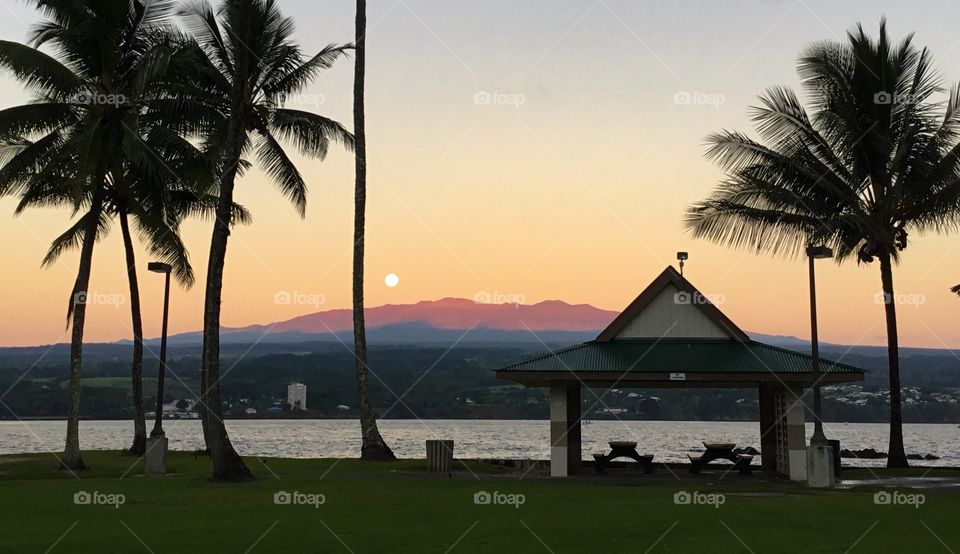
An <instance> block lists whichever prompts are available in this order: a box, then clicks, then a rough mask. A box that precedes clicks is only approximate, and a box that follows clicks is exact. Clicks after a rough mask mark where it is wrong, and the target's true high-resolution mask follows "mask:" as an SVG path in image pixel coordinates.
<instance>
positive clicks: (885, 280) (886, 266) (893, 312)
mask: <svg viewBox="0 0 960 554" xmlns="http://www.w3.org/2000/svg"><path fill="white" fill-rule="evenodd" d="M880 281H881V282H882V284H883V295H884V301H885V302H884V310H885V312H886V318H887V356H888V358H889V365H890V444H889V446H888V452H889V454H888V456H889V457H888V458H887V467H891V468H901V467H909V463H908V462H907V455H906V453H905V452H904V449H903V411H902V403H901V399H900V347H899V344H898V340H897V303H896V296H894V292H893V266H892V263H891V260H890V255H889V254H883V255H881V256H880Z"/></svg>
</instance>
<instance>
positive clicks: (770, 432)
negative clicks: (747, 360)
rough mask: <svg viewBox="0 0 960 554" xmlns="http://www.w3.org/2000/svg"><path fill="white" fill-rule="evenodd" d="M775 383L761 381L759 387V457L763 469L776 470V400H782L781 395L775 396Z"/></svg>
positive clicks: (777, 454) (777, 451)
mask: <svg viewBox="0 0 960 554" xmlns="http://www.w3.org/2000/svg"><path fill="white" fill-rule="evenodd" d="M778 388H779V387H777V386H776V385H770V384H768V383H761V384H760V387H759V395H758V398H759V401H760V459H761V468H762V469H763V470H764V471H777V459H778V458H779V457H780V452H779V446H778V440H777V439H778V434H777V433H778V430H779V429H778V427H777V402H778V401H782V399H783V397H782V395H781V396H780V397H778V396H777V389H778Z"/></svg>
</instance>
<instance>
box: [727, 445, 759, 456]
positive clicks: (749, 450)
mask: <svg viewBox="0 0 960 554" xmlns="http://www.w3.org/2000/svg"><path fill="white" fill-rule="evenodd" d="M733 453H734V454H743V455H745V456H759V455H760V451H759V450H757V449H756V448H754V447H752V446H745V447H743V448H734V449H733Z"/></svg>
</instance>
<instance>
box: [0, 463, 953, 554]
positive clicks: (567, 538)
mask: <svg viewBox="0 0 960 554" xmlns="http://www.w3.org/2000/svg"><path fill="white" fill-rule="evenodd" d="M85 460H86V462H87V464H88V465H89V466H90V469H88V470H86V471H83V472H79V473H78V475H77V477H78V478H75V477H74V476H71V475H70V474H69V473H66V472H58V471H56V470H55V469H54V468H55V466H56V459H55V458H54V457H53V455H51V454H44V455H37V454H31V455H13V456H0V521H2V522H3V532H2V533H0V551H3V552H44V551H46V550H47V549H49V548H51V547H53V548H52V550H51V551H52V552H57V551H64V552H106V551H120V552H138V551H141V552H150V551H152V552H168V551H197V552H205V553H206V552H247V551H251V552H258V551H259V552H278V551H284V550H286V551H295V552H300V551H320V552H337V551H343V552H348V551H353V552H385V551H390V552H446V551H448V550H450V549H451V548H452V550H453V551H454V552H488V551H505V552H516V551H522V552H527V551H530V552H537V551H542V552H549V551H553V552H586V551H591V552H592V551H599V550H601V549H617V550H620V551H623V552H627V551H639V552H644V551H653V552H661V551H662V552H691V551H711V552H767V551H778V552H791V551H794V552H846V551H848V550H852V551H854V552H856V551H861V552H871V551H883V552H888V551H893V550H903V551H922V552H938V551H940V552H947V551H950V550H948V549H947V548H945V545H946V546H949V548H950V549H953V550H958V549H960V526H957V525H956V523H955V522H956V521H957V518H958V516H960V494H957V493H955V492H947V491H942V490H941V491H938V490H925V491H922V492H923V494H924V495H925V497H926V498H925V502H924V504H923V505H922V506H920V507H919V508H914V507H912V506H877V505H875V504H874V503H873V493H874V492H875V491H876V490H878V489H873V488H861V489H855V490H852V491H850V490H846V491H829V492H815V491H811V490H809V489H805V488H802V487H800V486H797V485H794V484H791V483H783V482H769V481H766V480H762V479H760V478H756V477H754V478H742V477H739V476H730V478H728V479H724V480H723V481H718V479H717V477H718V474H713V475H709V474H706V475H704V476H701V477H693V476H690V475H687V474H681V475H679V476H680V477H681V479H682V480H680V481H678V480H675V479H674V478H673V477H672V476H671V475H669V474H668V473H666V472H660V474H659V475H657V476H642V475H637V476H623V475H621V476H617V475H615V474H614V473H612V472H611V473H610V474H608V475H605V476H594V475H585V476H584V477H582V478H577V479H570V480H561V479H549V478H545V477H543V476H540V475H535V474H531V475H529V476H527V477H526V478H524V479H522V480H520V479H519V476H520V473H519V472H516V471H513V470H507V469H504V468H500V467H497V466H492V465H489V464H484V463H480V462H468V464H469V467H470V471H467V470H464V469H459V470H457V471H455V472H453V474H452V476H448V475H442V476H440V475H432V474H428V473H426V472H425V471H424V469H423V466H424V462H423V461H422V460H420V461H418V460H404V461H400V462H396V463H368V462H360V461H358V460H341V461H337V460H291V459H275V458H269V459H260V458H251V459H248V460H247V462H248V464H249V465H250V467H251V469H253V470H254V472H255V473H256V474H257V480H256V481H255V482H252V483H245V484H221V483H212V482H210V481H209V480H208V478H207V477H208V475H209V471H210V466H209V460H208V459H206V458H204V457H202V456H201V457H195V456H194V455H193V454H188V453H172V454H171V459H170V471H171V473H172V474H171V475H167V476H163V477H145V476H143V475H142V474H141V466H140V464H139V463H138V462H137V460H136V459H135V458H133V457H131V456H126V455H122V454H119V453H115V452H87V453H86V454H85ZM471 471H472V472H473V473H471ZM952 475H953V476H955V477H960V473H958V472H953V473H952ZM478 479H479V480H478ZM80 491H86V492H90V493H92V492H94V491H96V492H98V493H101V494H122V495H124V497H125V498H124V500H125V501H124V503H123V504H122V505H120V506H119V507H113V506H104V505H77V504H75V503H74V494H76V493H78V492H80ZM280 491H287V492H293V491H298V492H300V493H305V494H322V495H324V497H325V502H324V503H323V504H322V505H319V506H317V507H314V506H305V505H277V504H275V503H274V495H275V494H276V493H278V492H280ZM478 491H487V492H491V493H492V492H494V491H499V492H500V493H504V494H515V495H524V497H525V498H524V502H523V504H522V505H520V506H519V507H514V506H511V505H477V504H475V503H474V494H475V493H477V492H478ZM679 491H687V492H693V491H700V492H702V493H721V494H723V495H724V498H725V501H724V502H723V504H722V505H720V506H719V507H713V506H710V505H677V504H675V503H674V495H675V494H676V493H677V492H679ZM901 492H904V493H910V492H916V491H907V490H904V491H901ZM941 541H942V542H941Z"/></svg>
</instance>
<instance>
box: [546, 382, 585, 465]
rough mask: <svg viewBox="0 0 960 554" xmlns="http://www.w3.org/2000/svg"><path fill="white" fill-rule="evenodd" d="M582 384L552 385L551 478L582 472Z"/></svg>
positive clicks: (557, 383)
mask: <svg viewBox="0 0 960 554" xmlns="http://www.w3.org/2000/svg"><path fill="white" fill-rule="evenodd" d="M580 456H581V448H580V383H573V384H570V383H569V382H566V381H557V382H554V383H551V384H550V476H551V477H566V476H567V475H570V474H571V473H577V472H578V471H579V470H580V466H581V462H580Z"/></svg>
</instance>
